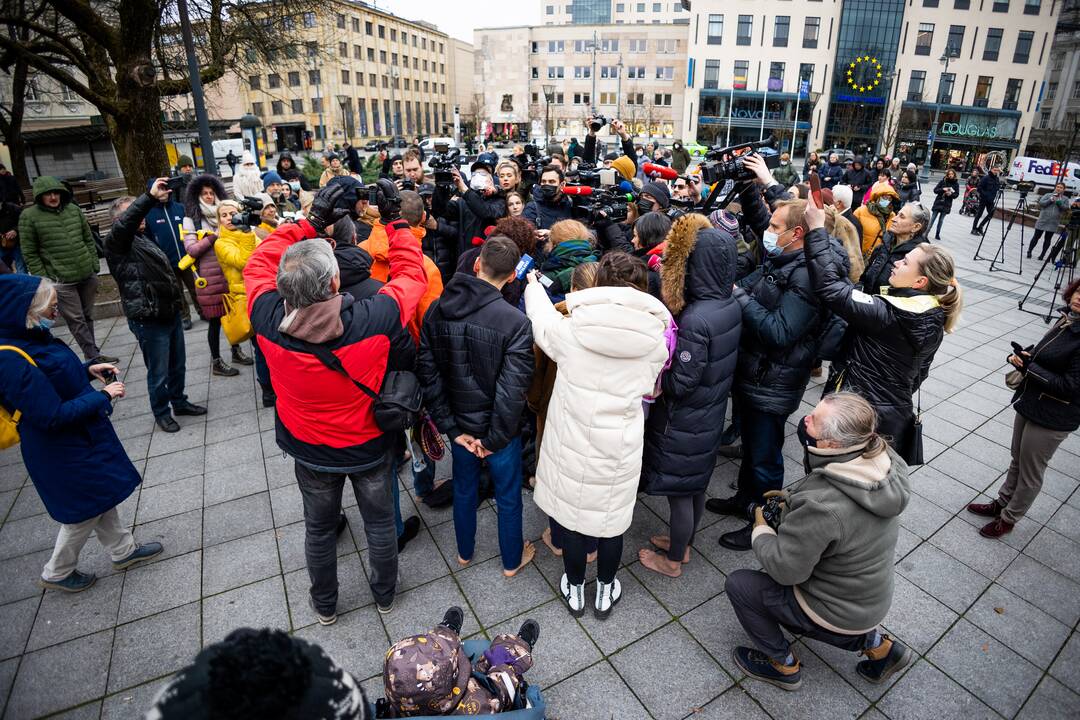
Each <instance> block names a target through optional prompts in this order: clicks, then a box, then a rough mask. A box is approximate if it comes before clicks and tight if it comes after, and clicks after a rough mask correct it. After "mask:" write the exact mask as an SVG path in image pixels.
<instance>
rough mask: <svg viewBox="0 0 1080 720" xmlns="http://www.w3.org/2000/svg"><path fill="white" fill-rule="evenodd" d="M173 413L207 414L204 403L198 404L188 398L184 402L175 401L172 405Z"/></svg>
mask: <svg viewBox="0 0 1080 720" xmlns="http://www.w3.org/2000/svg"><path fill="white" fill-rule="evenodd" d="M172 411H173V415H205V414H206V408H205V407H203V406H202V405H196V404H195V403H190V402H188V401H187V400H185V401H184V402H179V403H173V406H172Z"/></svg>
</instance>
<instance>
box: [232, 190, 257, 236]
mask: <svg viewBox="0 0 1080 720" xmlns="http://www.w3.org/2000/svg"><path fill="white" fill-rule="evenodd" d="M262 208H263V202H262V200H260V199H259V198H257V197H251V196H250V195H249V196H248V197H245V198H244V199H243V200H241V201H240V212H238V213H233V216H232V224H233V225H235V226H236V227H238V228H241V229H243V230H245V231H248V230H251V228H253V227H255V226H256V225H258V224H259V223H260V222H262V218H260V217H259V215H260V214H261V212H262Z"/></svg>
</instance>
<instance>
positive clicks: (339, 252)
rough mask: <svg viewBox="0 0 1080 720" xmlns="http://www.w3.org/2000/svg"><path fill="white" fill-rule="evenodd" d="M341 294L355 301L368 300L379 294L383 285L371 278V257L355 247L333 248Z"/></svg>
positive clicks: (341, 246)
mask: <svg viewBox="0 0 1080 720" xmlns="http://www.w3.org/2000/svg"><path fill="white" fill-rule="evenodd" d="M334 257H335V258H337V264H338V273H339V276H340V278H341V292H343V293H349V294H350V295H352V296H353V298H354V299H356V300H363V299H364V298H369V297H371V296H372V295H374V294H375V293H377V292H379V288H381V287H382V286H383V284H384V283H382V282H379V281H378V280H376V279H375V278H373V277H371V265H372V263H373V262H374V261H373V260H372V259H371V255H369V254H368V252H367V251H366V250H363V249H361V248H359V247H357V246H356V245H338V246H337V247H335V248H334Z"/></svg>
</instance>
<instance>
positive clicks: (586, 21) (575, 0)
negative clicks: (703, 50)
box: [540, 0, 690, 25]
mask: <svg viewBox="0 0 1080 720" xmlns="http://www.w3.org/2000/svg"><path fill="white" fill-rule="evenodd" d="M540 15H541V19H542V20H543V23H544V24H545V25H663V24H667V23H677V24H681V25H685V24H687V23H688V22H690V14H689V13H688V12H687V11H686V10H685V9H684V8H683V6H682V3H681V2H679V0H663V2H617V1H616V0H540Z"/></svg>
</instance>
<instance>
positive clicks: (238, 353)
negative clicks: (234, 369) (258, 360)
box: [232, 345, 255, 365]
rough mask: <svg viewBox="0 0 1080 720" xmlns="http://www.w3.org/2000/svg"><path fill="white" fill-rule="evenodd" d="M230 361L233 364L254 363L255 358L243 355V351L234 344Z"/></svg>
mask: <svg viewBox="0 0 1080 720" xmlns="http://www.w3.org/2000/svg"><path fill="white" fill-rule="evenodd" d="M232 361H233V364H234V365H254V364H255V360H254V359H252V357H251V356H250V355H245V354H244V351H243V350H242V349H241V348H240V346H239V345H234V346H233V349H232Z"/></svg>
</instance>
